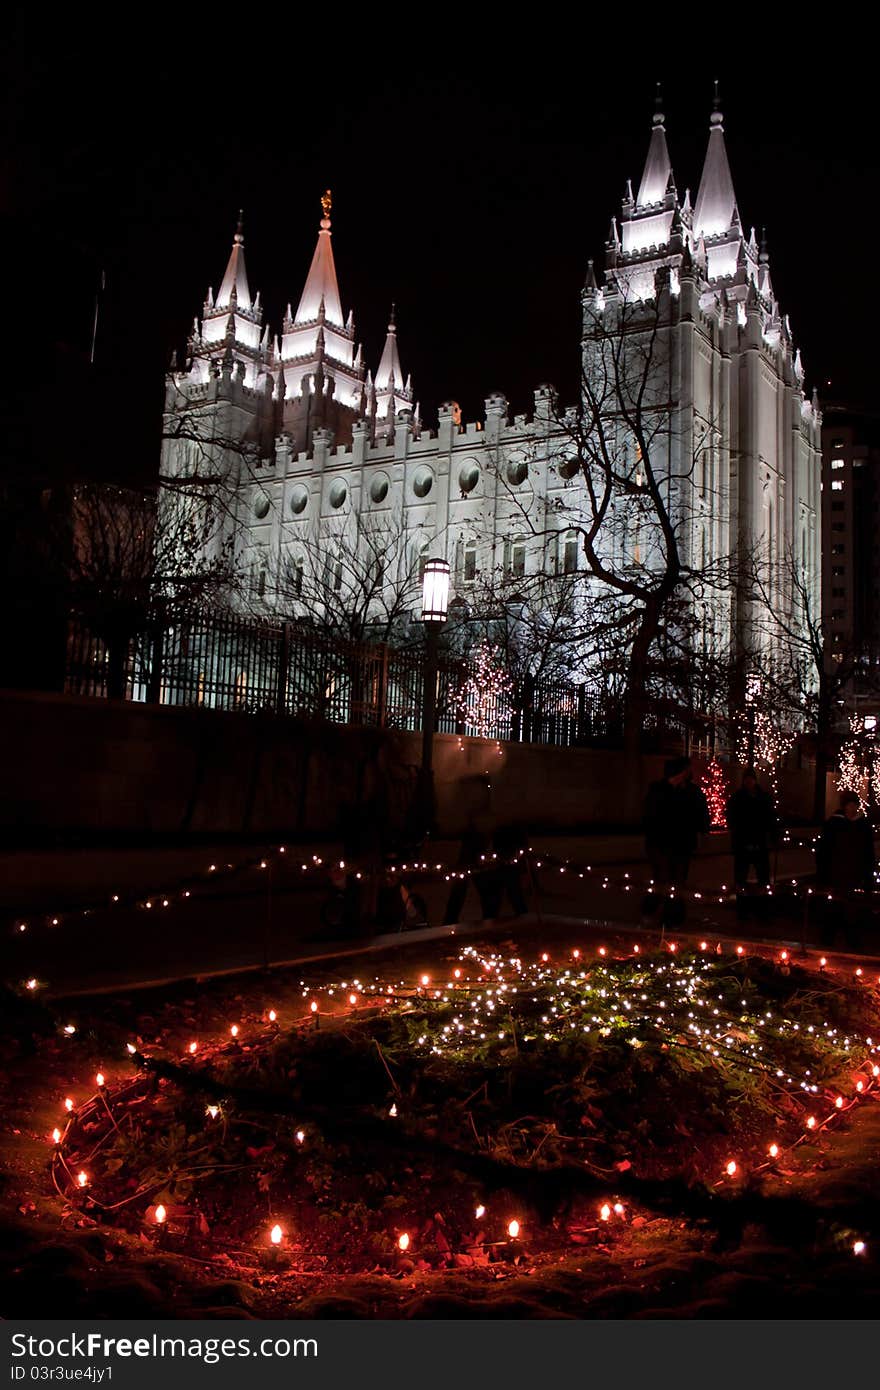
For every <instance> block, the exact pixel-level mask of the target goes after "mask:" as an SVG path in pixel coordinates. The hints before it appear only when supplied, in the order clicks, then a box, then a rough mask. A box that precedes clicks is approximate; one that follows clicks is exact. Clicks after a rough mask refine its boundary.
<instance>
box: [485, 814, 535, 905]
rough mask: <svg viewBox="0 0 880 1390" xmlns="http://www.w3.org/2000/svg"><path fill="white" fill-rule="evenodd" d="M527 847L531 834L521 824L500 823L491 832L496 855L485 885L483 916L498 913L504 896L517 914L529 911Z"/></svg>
mask: <svg viewBox="0 0 880 1390" xmlns="http://www.w3.org/2000/svg"><path fill="white" fill-rule="evenodd" d="M528 847H529V837H528V835H527V834H526V832H525V830H524V829H523V827H522V826H520V825H515V824H514V825H499V826H498V827H497V828H496V830H495V833H494V834H493V836H492V851H493V854H494V858H493V859H492V862H491V868H490V874H489V877H488V881H487V885H486V896H485V899H484V905H485V912H484V916H486V917H497V916H498V914H499V913H500V911H501V908H502V905H503V902H504V899H505V897H507V898H508V899H509V901H510V907H511V911H512V912H513V915H514V916H515V917H521V916H522V915H523V913H525V912H526V911H527V904H526V898H525V893H524V892H523V872H524V870H525V865H524V862H523V858H524V854H525V851H526V850H527V849H528Z"/></svg>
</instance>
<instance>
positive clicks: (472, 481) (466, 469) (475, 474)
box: [458, 463, 480, 492]
mask: <svg viewBox="0 0 880 1390" xmlns="http://www.w3.org/2000/svg"><path fill="white" fill-rule="evenodd" d="M479 481H480V470H479V468H478V467H477V465H476V464H475V463H466V464H464V465H463V466H462V469H461V471H460V473H459V475H458V486H459V487H460V488H461V490H462V492H473V490H474V488H475V487H476V486H477V483H478V482H479Z"/></svg>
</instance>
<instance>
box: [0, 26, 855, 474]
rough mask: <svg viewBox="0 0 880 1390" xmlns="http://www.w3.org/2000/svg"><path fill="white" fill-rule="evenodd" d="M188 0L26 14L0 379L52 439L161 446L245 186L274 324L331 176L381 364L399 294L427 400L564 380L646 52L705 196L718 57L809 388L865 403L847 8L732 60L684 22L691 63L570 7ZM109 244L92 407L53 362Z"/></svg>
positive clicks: (648, 86)
mask: <svg viewBox="0 0 880 1390" xmlns="http://www.w3.org/2000/svg"><path fill="white" fill-rule="evenodd" d="M197 8H198V14H197V15H196V16H195V17H194V19H193V20H192V21H190V22H189V27H188V22H187V21H186V20H185V19H181V18H180V17H179V16H178V15H177V13H176V12H175V11H173V10H169V9H167V8H158V7H150V8H149V10H148V9H146V8H144V9H142V10H141V11H140V17H139V19H138V21H137V24H138V27H137V28H136V29H134V30H132V29H130V28H128V29H124V28H123V27H122V21H120V20H119V19H117V20H116V21H115V22H113V23H110V22H109V21H108V22H102V21H100V20H97V19H94V18H86V17H85V15H84V12H82V11H78V12H77V13H76V14H75V15H74V16H73V17H72V18H71V19H70V20H69V21H67V26H66V27H65V25H64V22H63V21H58V22H57V23H56V22H55V18H54V16H53V17H52V19H53V22H52V23H51V24H50V23H48V18H49V17H48V16H44V12H42V11H38V7H35V9H34V19H33V21H20V23H19V25H18V28H17V30H16V31H15V32H14V33H13V36H12V40H11V42H10V44H9V47H8V48H7V51H6V56H5V58H4V59H3V63H4V69H5V70H4V72H3V73H2V77H3V80H4V88H5V90H4V95H3V100H4V103H5V106H6V130H7V135H8V138H7V143H6V148H5V153H4V157H3V167H2V171H0V173H2V183H0V193H2V200H3V221H4V225H5V228H6V231H7V235H8V236H9V237H10V238H11V244H12V250H11V254H9V255H8V257H7V273H9V272H10V271H11V284H10V282H7V284H8V289H9V298H8V303H9V304H11V306H12V309H11V312H10V317H9V318H8V319H7V346H9V344H10V343H11V342H14V335H13V334H12V333H10V331H9V330H10V325H11V324H14V325H16V327H17V329H18V330H19V332H20V341H21V345H22V348H23V349H24V382H23V385H22V386H21V390H20V391H19V390H18V384H21V381H22V379H21V377H18V379H17V380H18V384H17V387H16V399H15V400H14V401H13V402H12V405H11V407H10V406H9V404H7V407H6V409H7V410H9V409H10V408H11V409H12V410H13V413H14V412H15V410H16V409H17V410H18V412H19V414H20V415H24V414H27V415H28V421H27V422H26V424H25V426H23V428H22V429H20V430H19V432H18V436H17V437H18V438H19V439H21V438H24V437H25V436H26V435H27V434H28V429H30V430H31V431H32V433H33V434H35V435H39V436H40V437H41V438H42V439H44V440H45V436H46V432H47V431H48V432H49V434H50V436H52V437H53V438H54V440H55V441H56V442H55V444H54V445H53V447H55V448H57V449H58V450H59V451H63V450H64V449H65V443H64V441H65V434H66V432H67V431H70V433H71V438H72V439H73V438H74V436H75V437H76V439H77V440H78V443H73V442H72V443H71V448H70V457H71V458H74V459H78V458H79V453H78V450H80V451H82V450H84V451H85V453H86V454H87V453H88V450H89V447H90V445H89V441H90V440H94V441H95V443H94V451H95V455H96V457H97V455H98V454H99V453H101V451H102V449H103V448H104V445H103V444H101V443H100V442H99V441H100V440H102V439H106V438H108V437H113V438H115V439H117V440H119V443H118V445H114V449H113V462H112V468H113V470H114V471H115V472H116V474H117V476H119V477H120V478H125V477H132V478H134V477H135V476H144V475H145V474H147V473H149V472H150V471H151V470H152V469H153V468H154V466H155V461H156V456H157V440H158V429H159V412H160V409H161V392H162V376H163V372H164V370H165V366H166V363H167V360H168V353H169V350H170V349H171V348H172V347H173V346H175V345H179V346H182V345H183V343H184V341H185V338H186V334H187V331H188V328H189V325H190V323H191V320H192V317H193V315H194V314H195V313H196V312H198V310H199V309H200V306H201V303H202V299H203V297H204V293H205V290H206V288H207V286H208V284H209V283H211V284H212V285H213V286H214V288H215V289H216V288H217V286H218V284H219V281H220V278H221V276H222V273H223V269H224V266H225V262H226V258H227V255H228V250H229V243H230V239H231V235H232V232H233V230H234V223H235V218H236V210H237V208H238V207H239V205H242V206H243V207H244V209H245V231H246V243H247V262H248V270H249V275H250V281H251V288H252V290H256V289H260V290H261V291H262V297H263V303H264V305H265V306H266V309H267V312H268V316H269V320H270V323H271V325H272V328H273V330H275V329H280V320H281V317H282V314H283V310H284V306H285V304H286V302H287V301H288V300H292V301H293V302H294V305H295V304H296V300H297V298H298V296H299V293H300V290H301V288H302V283H303V279H304V276H305V274H306V271H307V268H308V263H309V259H310V257H311V254H312V250H313V247H314V241H315V236H316V233H317V224H318V218H319V216H320V208H319V203H318V199H319V195H320V193H321V191H322V189H324V188H325V187H326V186H328V185H329V186H330V187H332V189H333V194H334V210H333V228H334V250H335V253H336V261H337V269H338V272H339V280H340V288H341V292H342V300H343V307H344V309H345V310H346V312H347V310H348V309H349V308H353V309H354V312H355V318H356V322H357V327H358V332H359V336H361V337H362V338H363V340H364V343H365V347H366V351H367V360H368V363H369V364H370V365H372V366H373V368H374V369H375V365H376V363H377V361H378V356H379V352H380V350H381V345H382V341H383V338H384V326H385V322H386V318H387V313H388V305H389V303H390V301H391V300H392V299H393V300H396V302H397V306H398V323H399V332H400V342H401V354H402V359H403V365H404V369H405V370H407V371H411V372H412V374H413V381H414V385H415V388H416V392H417V395H418V396H419V397H420V399H421V402H422V412H423V415H424V416H425V417H427V418H428V419H431V418H433V416H434V414H435V411H436V406H437V404H438V402H440V401H442V400H444V399H446V398H449V397H455V398H456V399H458V400H459V401H460V402H461V404H462V406H463V409H464V414H465V416H466V418H468V419H473V418H476V417H478V416H479V415H480V414H481V413H482V401H483V398H484V396H485V395H487V394H488V393H489V392H490V391H493V390H496V389H500V390H504V391H505V392H506V393H507V395H508V396H509V398H510V400H511V402H512V405H513V407H514V409H516V410H524V409H527V408H528V406H529V403H530V397H531V391H532V388H533V387H534V386H535V385H537V384H538V383H540V382H544V381H552V382H554V383H555V384H556V385H557V386H558V387H559V389H560V391H561V393H562V394H563V396H564V397H565V398H568V399H571V398H572V397H573V395H574V392H575V389H576V379H577V333H578V316H579V290H580V287H581V284H582V283H583V278H584V273H585V269H586V262H587V258H588V256H594V257H595V258H596V260H597V264H601V259H602V254H603V246H604V242H605V238H606V235H607V228H608V222H609V218H610V216H611V214H612V213H617V212H619V205H620V197H621V194H622V192H623V187H624V182H625V179H626V177H627V176H630V177H632V179H633V181H634V183H635V182H636V181H637V180H638V177H639V175H640V172H641V166H642V162H643V160H644V156H645V151H646V147H647V142H648V135H649V130H650V124H651V113H652V109H653V96H654V82H655V81H656V80H657V79H658V78H660V79H661V80H662V82H663V90H664V104H665V109H666V113H667V131H668V139H669V144H670V151H671V155H672V160H673V165H674V169H675V173H676V177H677V182H678V186H679V189H680V190H682V189H683V188H684V187H685V185H690V187H691V189H692V191H693V193H694V194H695V193H696V186H697V183H698V180H699V173H700V168H701V164H702V159H703V154H704V151H705V144H706V139H707V133H708V118H709V112H710V109H711V98H712V79H713V78H714V77H716V76H717V77H719V78H720V81H721V91H722V98H723V108H724V112H725V128H726V131H727V139H728V152H729V156H730V161H731V166H732V169H733V175H734V181H735V185H736V190H737V196H738V201H739V207H740V212H741V215H742V218H743V222H744V224H745V226H746V228H748V227H749V225H750V224H751V223H755V224H756V225H757V226H758V229H759V231H760V227H761V225H762V224H766V226H767V233H768V238H769V243H770V253H771V271H772V276H773V281H774V285H775V287H776V291H777V294H778V296H779V298H780V300H781V302H782V306H783V309H784V310H786V311H788V313H789V314H790V316H791V321H792V325H793V329H794V333H795V337H796V341H797V342H798V343H799V344H800V346H801V349H802V354H803V359H804V363H805V367H806V371H807V383H808V386H809V387H810V388H811V387H812V385H813V384H818V386H819V389H820V393H821V392H823V391H824V392H825V394H826V395H827V394H831V395H834V396H835V397H846V398H854V399H859V400H866V401H870V399H871V396H872V393H873V382H874V373H875V365H874V354H873V352H872V350H871V339H869V335H868V324H869V322H871V323H873V320H874V317H875V313H876V309H875V306H876V301H877V291H878V288H880V286H878V281H880V258H878V257H877V255H876V253H875V246H874V242H875V230H874V228H875V224H876V222H877V212H878V209H877V201H878V200H877V194H876V188H877V175H878V169H877V156H876V145H877V135H876V128H877V118H876V113H875V110H874V106H875V103H876V97H875V90H874V86H873V85H872V84H873V79H870V78H869V75H868V73H867V67H865V68H864V69H863V68H862V66H861V63H860V60H858V59H855V58H853V56H852V54H851V53H849V52H848V51H847V43H848V41H849V39H850V38H853V36H849V37H847V36H842V37H841V42H840V44H839V45H838V44H836V42H835V37H834V35H833V34H832V35H831V36H830V37H829V36H822V37H821V38H820V37H818V36H815V35H809V36H808V42H807V45H806V46H805V47H804V49H803V51H799V50H798V49H797V48H796V47H795V46H794V45H793V42H792V39H791V37H790V35H789V34H787V35H786V36H784V37H781V38H780V39H779V40H778V41H775V40H773V39H772V38H771V37H769V36H768V35H767V34H766V33H763V32H762V31H761V30H760V26H759V27H758V31H757V32H756V37H755V38H754V39H750V40H749V41H748V42H746V40H745V37H743V45H742V46H741V47H740V46H739V45H738V46H737V49H736V59H735V61H727V60H718V61H715V60H714V59H713V58H712V57H704V58H700V59H699V60H697V59H696V57H695V56H694V55H695V54H696V52H697V51H698V48H699V46H700V44H701V42H702V43H703V44H704V46H705V48H706V51H707V52H711V49H712V47H713V46H714V45H713V43H712V41H711V38H710V36H703V35H702V34H697V33H696V31H694V30H692V29H691V28H690V27H689V26H688V25H687V24H685V25H683V26H681V25H680V26H679V29H680V36H679V38H678V40H677V42H676V47H677V49H678V50H679V60H678V61H673V60H672V59H670V60H667V59H666V58H664V56H663V53H662V49H661V47H660V46H658V45H656V44H654V43H652V42H647V41H646V42H635V37H634V35H633V36H628V37H626V38H624V36H622V35H621V36H618V38H616V39H615V40H614V42H613V43H611V42H610V41H608V40H605V39H603V40H600V39H599V38H597V37H596V36H595V35H591V34H590V33H588V32H587V31H586V30H582V31H575V30H572V31H567V30H566V29H565V28H564V27H563V25H562V21H561V18H559V17H554V12H553V11H548V12H547V13H546V14H545V15H543V16H541V17H540V22H539V17H537V16H534V15H533V16H532V18H531V21H530V26H529V27H528V28H523V29H522V30H521V32H519V33H518V34H511V33H510V32H509V31H507V30H505V35H504V38H503V39H502V38H501V37H500V36H499V34H498V33H497V32H495V31H494V30H493V29H489V30H487V31H486V32H485V34H482V35H477V34H476V33H475V32H473V31H472V29H471V27H470V25H468V26H467V27H462V25H461V24H460V23H457V22H456V21H455V19H454V17H453V15H452V14H451V12H450V15H449V16H448V17H446V16H445V12H444V17H443V18H441V17H440V16H439V14H438V15H435V16H434V18H433V19H431V15H433V12H429V13H428V16H427V17H428V18H429V19H431V27H430V28H428V29H425V30H424V31H423V32H422V34H421V37H420V38H418V39H417V38H415V37H413V38H408V37H407V30H408V28H409V29H411V28H412V26H413V25H414V24H416V23H420V22H424V18H425V17H424V16H423V15H422V14H421V12H418V13H417V12H415V11H405V12H395V11H388V12H386V11H384V10H382V11H379V10H377V11H376V16H377V18H376V22H375V24H374V25H372V26H371V27H370V30H369V32H368V33H365V34H364V36H363V38H361V37H360V36H359V35H357V34H353V33H352V32H351V31H350V28H349V26H348V25H347V22H346V21H345V19H344V12H343V11H342V10H338V11H330V10H329V9H328V10H326V11H323V12H322V15H320V16H319V17H318V19H317V20H316V21H314V22H313V23H310V22H309V21H308V20H306V19H303V18H302V14H301V13H299V12H298V13H297V16H296V17H295V18H294V19H293V20H292V22H291V23H290V26H289V27H285V25H284V21H282V20H280V19H277V18H275V17H273V11H272V10H271V9H265V8H260V9H258V8H257V7H253V9H252V10H250V11H248V10H247V9H243V8H241V7H240V8H239V9H238V10H236V11H235V12H230V13H231V14H233V15H234V18H227V17H225V12H222V11H218V10H214V9H211V7H204V6H199V7H197ZM90 13H91V12H90ZM118 13H119V12H118V11H117V14H118ZM562 13H563V12H562V11H560V12H559V15H560V16H561V15H562ZM566 13H567V12H566ZM396 14H397V15H401V16H403V19H401V20H400V21H398V20H397V19H395V15H396ZM44 17H45V19H46V20H47V22H46V23H43V22H42V21H43V19H44ZM404 20H405V22H404ZM615 23H616V21H615ZM627 23H629V21H627ZM637 23H638V21H637V17H636V16H635V15H633V18H632V24H633V26H634V27H636V26H637ZM551 26H552V27H551ZM622 27H624V28H625V27H626V26H625V25H623V26H622ZM342 34H347V35H348V37H347V38H345V39H343V38H341V37H340V36H341V35H342ZM855 37H856V38H857V36H855ZM866 42H867V41H866ZM855 46H856V47H858V44H857V43H856V44H855ZM626 47H632V48H635V49H637V50H639V51H640V52H641V53H642V54H643V55H644V56H643V58H642V60H640V61H638V62H635V61H633V60H632V59H631V58H630V57H628V56H627V54H626V52H625V51H623V49H624V48H626ZM838 47H839V49H840V52H839V54H838V52H837V49H838ZM683 50H686V52H687V60H686V61H685V60H684V58H682V57H681V54H682V51H683ZM866 63H867V59H866ZM102 268H103V269H104V270H105V271H106V275H107V291H106V294H105V297H104V302H103V305H102V311H101V323H100V330H99V340H98V370H97V371H95V372H91V373H89V372H85V378H86V379H87V382H90V383H91V386H92V388H93V391H92V396H91V397H89V400H90V402H91V404H90V405H89V412H91V414H90V418H89V419H88V420H87V421H86V423H85V425H83V424H82V422H80V423H79V424H77V423H76V422H75V421H74V420H73V419H72V416H71V410H70V407H69V406H68V404H67V397H66V396H65V392H64V383H63V382H58V381H57V377H58V373H59V368H58V365H57V363H58V360H60V361H61V363H62V364H63V365H62V367H61V369H60V375H61V376H62V377H63V376H64V374H65V372H67V370H68V367H69V368H70V371H71V372H72V373H73V374H74V376H76V373H77V372H79V373H80V374H81V375H80V376H77V377H76V380H81V379H83V378H82V373H83V371H84V368H83V361H82V358H83V353H84V351H86V350H87V347H88V340H89V334H90V330H91V319H92V304H93V292H94V286H95V283H96V279H97V275H98V273H99V271H100V270H101V269H102ZM59 345H60V352H59ZM53 362H54V364H55V365H54V366H53V365H52V364H53ZM53 373H54V374H55V376H53ZM828 380H830V381H831V382H832V385H831V387H830V388H828V387H826V386H825V383H826V382H827V381H828ZM50 382H55V383H56V386H57V389H53V390H49V389H47V387H48V385H49V383H50ZM9 386H10V378H9V377H8V375H7V380H6V392H7V395H8V392H9ZM81 399H86V398H85V397H82V398H81ZM98 417H100V418H98ZM122 421H124V422H126V424H127V426H128V428H127V430H126V437H125V438H124V439H121V438H120V434H119V425H120V422H122ZM13 435H15V431H13ZM76 466H77V467H81V466H82V464H81V462H78V463H77V464H76Z"/></svg>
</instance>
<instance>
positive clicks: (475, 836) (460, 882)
mask: <svg viewBox="0 0 880 1390" xmlns="http://www.w3.org/2000/svg"><path fill="white" fill-rule="evenodd" d="M491 852H492V847H491V837H490V835H489V833H488V831H487V830H486V828H485V826H481V825H479V824H477V823H476V822H474V821H471V822H470V823H469V824H468V826H467V828H466V829H465V831H464V833H463V835H462V837H461V844H460V845H459V853H458V869H457V875H463V877H459V876H455V877H453V880H452V887H451V888H450V890H449V898H448V900H447V903H446V911H445V912H444V914H443V921H444V923H445V924H447V925H453V926H454V925H455V923H456V922H460V921H461V913H462V909H463V907H464V905H465V901H466V899H467V895H468V888H469V887H470V885H471V882H473V884H474V885H475V887H476V889H477V893H478V894H479V898H480V916H481V917H490V916H493V915H494V914H493V913H490V912H489V911H488V908H489V907H490V906H491V902H490V901H489V899H490V897H491V888H490V878H491V871H490V869H489V867H488V863H487V860H488V858H489V857H490V856H491ZM453 872H454V874H455V873H456V871H453Z"/></svg>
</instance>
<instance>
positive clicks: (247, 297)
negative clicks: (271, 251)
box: [215, 211, 252, 309]
mask: <svg viewBox="0 0 880 1390" xmlns="http://www.w3.org/2000/svg"><path fill="white" fill-rule="evenodd" d="M233 291H234V292H235V297H236V303H237V306H238V308H239V309H250V308H251V307H252V306H251V292H250V287H249V286H248V279H247V271H246V270H245V264H244V213H243V212H241V211H239V214H238V226H237V227H236V229H235V236H234V237H233V238H232V250H231V251H230V253H229V263H228V265H227V267H226V274H225V275H224V276H223V283H222V284H221V286H220V289H219V290H218V292H217V299H216V301H215V303H216V307H217V308H218V309H228V308H229V306H230V304H231V303H232V295H233Z"/></svg>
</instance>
